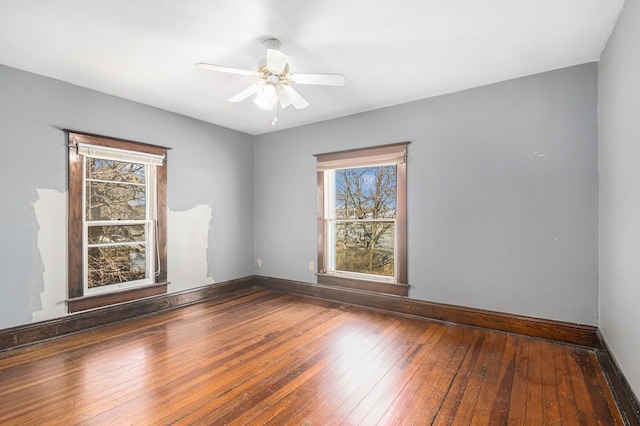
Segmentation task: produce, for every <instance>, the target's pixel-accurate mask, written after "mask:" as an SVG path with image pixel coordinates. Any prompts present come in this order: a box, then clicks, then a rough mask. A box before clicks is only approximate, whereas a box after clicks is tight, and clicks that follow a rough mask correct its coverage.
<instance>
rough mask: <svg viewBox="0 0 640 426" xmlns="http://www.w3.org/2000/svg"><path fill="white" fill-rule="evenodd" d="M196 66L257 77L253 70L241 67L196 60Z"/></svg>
mask: <svg viewBox="0 0 640 426" xmlns="http://www.w3.org/2000/svg"><path fill="white" fill-rule="evenodd" d="M196 66H197V67H198V68H203V69H207V70H211V71H220V72H226V73H229V74H238V75H245V76H247V77H258V73H257V72H255V71H248V70H241V69H238V68H230V67H223V66H221V65H213V64H206V63H204V62H198V63H197V64H196Z"/></svg>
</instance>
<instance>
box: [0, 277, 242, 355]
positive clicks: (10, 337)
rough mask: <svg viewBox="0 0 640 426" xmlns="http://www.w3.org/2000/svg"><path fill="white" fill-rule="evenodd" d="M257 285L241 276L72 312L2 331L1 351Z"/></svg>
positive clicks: (0, 338) (0, 336) (0, 333)
mask: <svg viewBox="0 0 640 426" xmlns="http://www.w3.org/2000/svg"><path fill="white" fill-rule="evenodd" d="M253 285H254V277H252V276H250V277H245V278H238V279H235V280H230V281H226V282H223V283H219V284H212V285H208V286H204V287H198V288H194V289H190V290H185V291H181V292H178V293H170V294H163V295H158V296H152V297H148V298H145V299H139V300H135V301H131V302H125V303H119V304H117V305H110V306H106V307H103V308H98V309H93V310H90V311H83V312H79V313H75V314H70V315H67V316H65V317H62V318H56V319H53V320H48V321H40V322H37V323H33V324H27V325H21V326H17V327H12V328H7V329H4V330H0V351H5V350H8V349H14V348H17V347H20V346H26V345H30V344H34V343H39V342H42V341H45V340H49V339H53V338H56V337H61V336H65V335H68V334H72V333H77V332H80V331H85V330H89V329H92V328H95V327H100V326H104V325H107V324H112V323H116V322H120V321H124V320H128V319H132V318H136V317H140V316H144V315H151V314H155V313H159V312H162V311H166V310H168V309H174V308H179V307H181V306H187V305H191V304H194V303H198V302H201V301H203V300H207V299H210V298H213V297H218V296H222V295H225V294H228V293H233V292H235V291H239V290H244V289H247V288H250V287H252V286H253Z"/></svg>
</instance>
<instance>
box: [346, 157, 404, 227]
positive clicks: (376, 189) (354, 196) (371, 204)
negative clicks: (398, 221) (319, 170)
mask: <svg viewBox="0 0 640 426" xmlns="http://www.w3.org/2000/svg"><path fill="white" fill-rule="evenodd" d="M335 206H336V211H335V217H336V218H337V219H379V218H389V219H390V218H395V217H396V166H395V165H393V166H377V167H359V168H355V169H341V170H335Z"/></svg>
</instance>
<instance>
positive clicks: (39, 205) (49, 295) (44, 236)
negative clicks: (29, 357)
mask: <svg viewBox="0 0 640 426" xmlns="http://www.w3.org/2000/svg"><path fill="white" fill-rule="evenodd" d="M36 191H38V201H36V202H35V203H33V208H34V210H35V213H36V219H37V220H38V225H39V227H40V230H39V231H38V250H40V256H41V257H42V262H43V264H44V273H43V279H44V291H43V292H42V293H40V300H41V302H42V310H41V311H38V312H34V313H33V314H32V317H31V320H32V321H33V322H35V321H44V320H48V319H52V318H58V317H62V316H64V315H65V314H66V306H65V300H66V297H67V243H66V242H67V227H66V223H67V195H66V193H64V192H58V191H56V190H54V189H37V190H36Z"/></svg>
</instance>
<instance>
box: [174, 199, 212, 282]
mask: <svg viewBox="0 0 640 426" xmlns="http://www.w3.org/2000/svg"><path fill="white" fill-rule="evenodd" d="M211 213H212V212H211V207H209V206H207V205H200V206H196V207H193V208H192V209H189V210H187V211H175V212H174V211H171V210H169V211H168V212H167V262H168V265H167V267H168V280H169V281H171V284H170V285H169V292H171V293H173V292H176V291H181V290H186V289H190V288H195V287H200V286H203V285H207V284H212V283H213V278H212V277H208V276H207V266H208V263H207V248H208V236H209V224H210V223H211Z"/></svg>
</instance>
